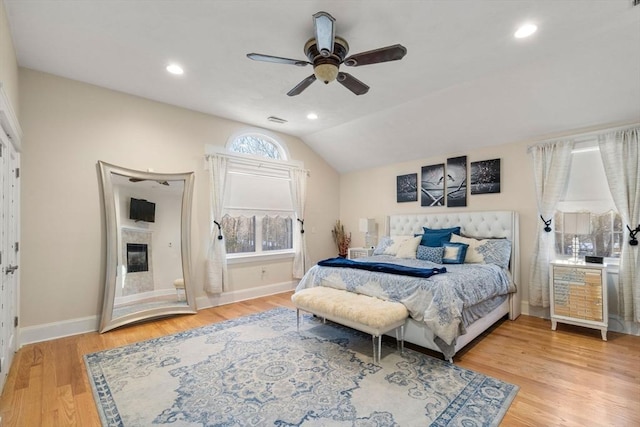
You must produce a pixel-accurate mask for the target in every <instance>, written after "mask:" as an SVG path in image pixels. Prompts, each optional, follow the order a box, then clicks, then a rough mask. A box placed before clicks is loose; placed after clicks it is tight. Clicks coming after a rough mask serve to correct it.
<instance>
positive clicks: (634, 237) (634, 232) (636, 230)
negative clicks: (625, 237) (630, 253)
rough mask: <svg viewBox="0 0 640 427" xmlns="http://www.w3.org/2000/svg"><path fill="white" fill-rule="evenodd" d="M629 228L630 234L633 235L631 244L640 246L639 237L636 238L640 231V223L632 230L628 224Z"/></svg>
mask: <svg viewBox="0 0 640 427" xmlns="http://www.w3.org/2000/svg"><path fill="white" fill-rule="evenodd" d="M627 230H629V235H630V236H631V240H629V244H630V245H631V246H638V239H637V238H636V234H638V233H639V232H640V224H638V226H637V227H636V229H635V230H632V229H631V228H630V227H629V226H628V225H627Z"/></svg>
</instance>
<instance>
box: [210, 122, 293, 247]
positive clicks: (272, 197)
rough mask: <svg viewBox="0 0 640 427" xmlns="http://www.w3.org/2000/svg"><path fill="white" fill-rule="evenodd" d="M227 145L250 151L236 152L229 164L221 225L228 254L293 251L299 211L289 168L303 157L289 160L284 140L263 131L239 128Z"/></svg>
mask: <svg viewBox="0 0 640 427" xmlns="http://www.w3.org/2000/svg"><path fill="white" fill-rule="evenodd" d="M226 149H227V151H228V152H232V153H234V154H241V155H243V156H246V161H245V160H243V159H241V158H239V157H232V158H231V160H230V161H229V163H228V167H227V174H226V189H225V194H224V197H223V200H222V205H223V216H222V218H221V221H220V225H221V228H222V233H223V235H224V238H225V246H226V250H227V255H228V258H229V259H240V258H246V257H247V256H248V255H251V254H253V255H266V254H278V253H279V254H283V253H288V254H292V253H293V251H294V247H293V229H294V225H295V223H296V222H295V218H296V215H295V210H294V206H293V201H292V196H291V186H290V180H291V178H290V174H289V170H290V169H291V168H292V167H299V166H298V162H294V161H290V160H288V153H287V150H286V147H285V146H284V144H283V143H281V142H280V141H278V140H277V139H276V137H275V136H272V135H269V134H268V133H267V132H264V131H258V130H244V131H241V132H238V133H236V134H234V135H232V136H231V137H230V138H229V139H228V140H227V145H226ZM256 157H259V158H262V159H265V160H260V159H256Z"/></svg>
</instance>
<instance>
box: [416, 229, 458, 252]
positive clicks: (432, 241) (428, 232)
mask: <svg viewBox="0 0 640 427" xmlns="http://www.w3.org/2000/svg"><path fill="white" fill-rule="evenodd" d="M423 229H424V234H423V235H422V241H421V242H420V244H421V245H423V246H431V247H434V246H442V244H443V243H444V242H448V241H449V239H450V238H451V234H460V227H453V228H441V229H430V228H427V227H423Z"/></svg>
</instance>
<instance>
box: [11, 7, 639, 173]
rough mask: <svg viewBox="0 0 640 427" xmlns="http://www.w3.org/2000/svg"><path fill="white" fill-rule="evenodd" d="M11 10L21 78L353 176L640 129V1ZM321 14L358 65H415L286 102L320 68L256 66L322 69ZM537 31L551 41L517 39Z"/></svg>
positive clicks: (369, 69) (355, 71) (368, 69)
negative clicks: (313, 50)
mask: <svg viewBox="0 0 640 427" xmlns="http://www.w3.org/2000/svg"><path fill="white" fill-rule="evenodd" d="M4 3H5V6H6V9H7V15H8V18H9V22H10V26H11V31H12V35H13V42H14V45H15V49H16V53H17V57H18V63H19V65H20V66H23V67H27V68H32V69H35V70H40V71H44V72H48V73H52V74H55V75H59V76H63V77H67V78H71V79H75V80H79V81H83V82H87V83H91V84H95V85H98V86H103V87H106V88H110V89H114V90H118V91H122V92H126V93H130V94H134V95H138V96H141V97H145V98H149V99H153V100H157V101H161V102H165V103H169V104H173V105H177V106H181V107H185V108H189V109H193V110H197V111H201V112H205V113H209V114H213V115H216V116H221V117H225V118H228V119H232V120H237V121H241V122H244V123H248V124H251V125H253V126H257V127H261V128H265V129H271V130H275V131H279V132H283V133H288V134H291V135H296V136H298V137H300V138H302V140H304V141H305V143H307V144H308V145H309V146H311V148H312V149H313V150H314V151H316V152H317V153H318V154H319V155H321V156H322V157H323V158H325V159H326V160H327V161H328V162H329V163H330V164H331V165H332V166H333V167H335V168H336V169H337V170H338V171H340V172H348V171H353V170H358V169H363V168H369V167H375V166H380V165H384V164H390V163H397V162H402V161H407V160H411V159H415V158H425V157H431V156H439V155H449V154H453V153H461V154H464V152H465V151H466V150H470V149H473V148H474V147H479V146H489V145H496V144H502V143H508V142H516V141H524V140H532V139H538V138H542V137H545V136H548V135H551V134H554V133H558V132H565V131H571V130H574V129H581V128H585V127H590V126H599V125H608V124H613V123H627V122H632V121H640V7H633V6H632V0H602V1H595V0H583V1H577V0H555V1H548V0H538V1H524V0H504V1H503V0H493V1H480V0H456V1H451V0H422V1H418V0H413V1H401V0H396V1H390V0H389V1H372V0H350V1H343V0H338V1H311V0H309V1H307V0H215V1H214V0H209V1H207V0H200V1H187V0H173V1H172V0H165V1H150V0H146V1H143V0H139V1H132V0H129V1H115V0H84V1H78V0H48V1H47V0H4ZM320 10H324V11H326V12H329V13H331V14H332V15H333V16H334V17H335V18H336V34H337V35H339V36H341V37H343V38H345V39H346V40H347V41H348V43H349V45H350V48H351V51H350V53H352V54H353V53H358V52H362V51H367V50H371V49H375V48H378V47H382V46H388V45H392V44H396V43H401V44H402V45H404V46H405V47H406V48H407V50H408V53H407V55H406V56H405V58H404V59H403V60H401V61H396V62H388V63H383V64H375V65H369V66H363V67H351V68H348V67H344V66H343V67H341V69H342V70H343V71H348V72H349V73H351V74H352V75H354V76H355V77H356V78H358V79H359V80H362V81H363V82H364V83H366V84H368V85H369V86H370V87H371V89H370V90H369V93H367V94H365V95H362V96H355V95H353V94H352V93H351V92H350V91H348V90H347V89H345V88H344V87H342V86H341V85H340V84H338V83H337V82H333V83H330V84H329V85H324V84H322V83H320V82H315V83H314V84H312V85H311V86H310V87H309V88H308V89H307V90H306V91H304V92H303V93H302V94H301V95H299V96H296V97H288V96H286V93H287V92H288V91H289V90H290V89H291V88H293V87H294V86H295V85H296V84H297V83H298V82H300V81H301V80H303V79H304V78H305V77H307V76H308V75H310V74H311V73H312V70H311V68H310V67H305V68H300V67H295V66H292V65H282V64H272V63H265V62H256V61H251V60H249V59H247V57H246V54H247V53H250V52H257V53H263V54H268V55H274V56H282V57H287V58H294V59H306V58H305V56H304V53H303V45H304V43H305V42H306V41H307V39H309V38H311V37H313V22H312V18H311V16H312V15H313V14H314V13H315V12H318V11H320ZM524 22H533V23H535V24H537V25H538V32H537V33H536V34H534V36H532V37H531V38H528V39H521V40H517V39H515V38H514V37H513V33H514V31H515V30H516V28H517V27H518V26H519V25H520V24H522V23H524ZM171 62H178V63H180V64H181V65H182V66H183V67H184V69H185V74H184V75H183V76H180V77H175V76H172V75H170V74H168V73H167V72H166V71H165V66H166V65H167V64H169V63H171ZM312 111H313V112H315V113H317V114H318V116H319V119H318V120H315V121H310V120H308V119H306V115H307V113H309V112H312ZM268 116H277V117H281V118H284V119H286V120H288V122H287V123H286V124H275V123H271V122H269V121H267V117H268Z"/></svg>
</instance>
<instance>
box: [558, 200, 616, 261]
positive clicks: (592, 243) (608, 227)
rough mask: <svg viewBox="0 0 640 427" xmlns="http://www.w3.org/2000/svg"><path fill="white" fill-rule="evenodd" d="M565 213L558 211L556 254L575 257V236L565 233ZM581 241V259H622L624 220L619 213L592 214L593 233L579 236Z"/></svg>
mask: <svg viewBox="0 0 640 427" xmlns="http://www.w3.org/2000/svg"><path fill="white" fill-rule="evenodd" d="M562 214H563V212H560V211H556V215H555V218H554V222H555V224H556V227H555V233H556V253H557V254H558V255H566V256H573V253H572V252H573V249H572V241H573V237H574V236H573V234H567V233H565V232H564V222H563V215H562ZM578 237H579V240H580V252H579V253H578V256H579V257H584V256H585V255H590V256H591V255H594V256H602V257H607V258H620V250H621V248H622V244H623V241H622V239H623V237H624V234H623V231H622V218H621V217H620V215H619V214H618V213H617V212H614V211H609V212H605V213H602V214H597V213H593V212H591V233H590V234H588V235H584V236H578Z"/></svg>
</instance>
